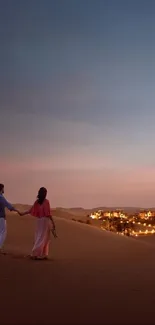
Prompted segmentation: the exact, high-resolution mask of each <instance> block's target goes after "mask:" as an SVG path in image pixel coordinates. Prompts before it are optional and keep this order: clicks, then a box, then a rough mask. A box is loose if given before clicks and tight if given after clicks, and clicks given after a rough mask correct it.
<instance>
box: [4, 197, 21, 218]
mask: <svg viewBox="0 0 155 325" xmlns="http://www.w3.org/2000/svg"><path fill="white" fill-rule="evenodd" d="M2 200H3V204H4V206H5V208H7V209H8V210H10V211H15V212H17V213H19V211H18V210H17V209H15V208H14V207H13V205H12V204H11V203H9V202H8V201H7V200H6V199H5V197H4V196H3V199H2ZM19 214H20V213H19Z"/></svg>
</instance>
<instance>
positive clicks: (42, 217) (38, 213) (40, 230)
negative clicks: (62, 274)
mask: <svg viewBox="0 0 155 325" xmlns="http://www.w3.org/2000/svg"><path fill="white" fill-rule="evenodd" d="M46 196H47V190H46V188H45V187H41V188H40V190H39V192H38V196H37V200H36V201H35V203H34V204H33V206H32V207H31V209H30V210H28V211H25V212H23V213H21V214H20V215H21V216H24V215H26V214H31V215H32V216H34V217H36V218H37V228H36V234H35V243H34V246H33V249H32V254H31V258H33V259H47V258H48V253H49V243H50V230H51V228H50V221H51V222H52V232H53V235H54V236H55V237H57V235H56V230H55V224H54V221H53V218H52V216H51V211H50V204H49V201H48V200H47V199H46Z"/></svg>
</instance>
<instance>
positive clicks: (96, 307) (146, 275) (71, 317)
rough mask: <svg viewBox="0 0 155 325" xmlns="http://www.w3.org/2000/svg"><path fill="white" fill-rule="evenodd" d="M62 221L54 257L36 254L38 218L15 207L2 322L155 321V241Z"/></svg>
mask: <svg viewBox="0 0 155 325" xmlns="http://www.w3.org/2000/svg"><path fill="white" fill-rule="evenodd" d="M55 221H56V224H57V230H58V236H59V238H58V239H57V240H54V238H52V242H51V254H50V258H51V260H50V261H47V262H43V261H31V260H29V259H27V258H24V255H27V254H28V253H29V252H30V250H31V247H32V243H33V232H34V219H33V218H31V217H29V216H25V217H19V216H16V215H14V214H9V215H8V238H7V241H6V246H5V249H6V250H7V251H8V255H6V256H0V260H1V261H0V263H1V267H0V278H1V295H0V303H1V316H0V324H19V323H22V324H42V323H44V324H71V323H72V324H154V317H155V311H154V297H155V286H154V274H155V260H154V247H153V246H152V245H150V244H148V243H145V242H142V241H138V240H135V239H130V238H126V237H123V236H117V235H115V234H112V233H108V232H104V231H101V230H99V229H96V228H93V227H89V226H87V225H83V224H79V223H75V222H72V221H68V220H65V219H63V218H55Z"/></svg>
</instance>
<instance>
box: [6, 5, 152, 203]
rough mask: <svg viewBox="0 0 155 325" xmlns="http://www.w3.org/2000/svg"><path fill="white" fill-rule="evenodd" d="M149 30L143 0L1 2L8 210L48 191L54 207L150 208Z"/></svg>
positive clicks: (149, 20)
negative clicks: (42, 190)
mask: <svg viewBox="0 0 155 325" xmlns="http://www.w3.org/2000/svg"><path fill="white" fill-rule="evenodd" d="M154 30H155V3H154V1H149V0H148V1H140V0H139V1H138V0H135V1H130V2H128V1H123V0H122V1H119V0H118V1H114V0H65V1H63V0H55V1H53V0H42V1H41V0H33V1H30V0H27V1H24V0H14V1H11V0H5V1H3V0H1V2H0V39H1V50H0V62H1V73H0V86H1V87H0V111H1V119H0V134H1V139H3V141H2V144H1V157H2V161H1V164H2V166H1V170H2V181H3V182H4V183H5V184H6V189H7V193H8V195H9V197H10V199H11V200H12V201H16V202H17V201H18V202H19V201H20V202H25V203H26V202H30V201H31V200H33V197H34V196H35V195H36V191H37V190H38V187H39V186H42V185H45V186H47V187H48V189H49V197H50V198H51V199H52V202H53V205H59V206H60V205H64V206H73V205H82V206H95V205H97V204H99V205H102V204H103V205H106V204H109V205H115V204H116V205H117V204H118V205H137V204H138V205H145V206H148V205H153V203H154V195H153V192H154V190H155V171H154V165H155V154H154V137H155V127H154V121H155V109H154V104H155V100H154V85H155V43H154ZM66 175H68V176H67V180H66V183H64V184H66V185H67V183H68V184H69V185H68V186H69V188H68V191H67V193H66V191H65V187H63V186H62V184H63V182H65V181H63V179H66ZM95 175H96V176H95ZM107 175H108V177H107ZM129 175H130V177H129ZM133 175H134V176H133ZM144 175H145V177H144ZM146 175H147V176H146ZM32 179H33V184H31V186H30V181H31V180H32ZM79 179H80V183H79V181H78V180H79ZM147 180H148V181H147ZM15 181H16V182H17V183H18V184H20V188H18V187H17V190H16V191H15V192H14V193H12V185H11V184H10V183H14V182H15ZM118 182H119V184H120V189H119V195H118V194H116V192H118ZM146 182H147V186H146ZM43 183H44V184H43ZM129 183H132V184H131V185H130V186H131V188H132V191H130V192H129ZM77 184H79V185H78V186H77ZM88 184H90V186H88ZM141 184H143V193H141V187H142V185H141ZM66 185H65V186H66ZM90 187H91V190H90ZM21 188H24V189H25V192H24V194H22V191H21ZM121 188H122V190H121ZM145 188H147V193H146V192H145ZM81 193H82V194H81Z"/></svg>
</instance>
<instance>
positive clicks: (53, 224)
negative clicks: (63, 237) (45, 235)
mask: <svg viewBox="0 0 155 325" xmlns="http://www.w3.org/2000/svg"><path fill="white" fill-rule="evenodd" d="M49 218H50V220H51V222H52V226H53V229H54V230H55V223H54V220H53V218H52V216H51V215H49Z"/></svg>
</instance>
